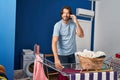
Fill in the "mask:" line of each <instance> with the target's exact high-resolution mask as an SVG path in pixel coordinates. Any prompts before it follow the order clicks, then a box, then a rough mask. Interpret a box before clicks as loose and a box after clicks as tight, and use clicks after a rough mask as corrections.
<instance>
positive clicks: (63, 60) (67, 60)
mask: <svg viewBox="0 0 120 80" xmlns="http://www.w3.org/2000/svg"><path fill="white" fill-rule="evenodd" d="M58 57H59V59H60V62H61V64H65V63H67V64H69V63H75V55H74V54H71V55H67V56H62V55H58Z"/></svg>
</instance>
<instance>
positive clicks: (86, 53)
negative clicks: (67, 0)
mask: <svg viewBox="0 0 120 80" xmlns="http://www.w3.org/2000/svg"><path fill="white" fill-rule="evenodd" d="M76 54H77V55H80V56H82V57H88V58H104V57H106V54H105V53H104V52H102V51H97V52H94V51H89V50H87V49H84V50H83V52H81V51H78V52H76Z"/></svg>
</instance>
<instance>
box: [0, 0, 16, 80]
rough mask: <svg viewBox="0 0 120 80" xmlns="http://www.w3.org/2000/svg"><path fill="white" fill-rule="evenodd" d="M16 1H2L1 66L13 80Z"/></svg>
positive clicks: (0, 28)
mask: <svg viewBox="0 0 120 80" xmlns="http://www.w3.org/2000/svg"><path fill="white" fill-rule="evenodd" d="M15 14H16V0H0V64H2V65H3V66H4V67H5V68H6V73H7V76H8V79H9V80H13V73H14V72H13V70H14V43H15Z"/></svg>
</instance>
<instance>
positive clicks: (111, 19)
mask: <svg viewBox="0 0 120 80" xmlns="http://www.w3.org/2000/svg"><path fill="white" fill-rule="evenodd" d="M119 8H120V0H99V1H97V2H96V14H95V36H94V50H95V51H98V50H101V51H104V52H106V53H107V54H108V56H112V55H113V54H115V53H117V52H120V9H119Z"/></svg>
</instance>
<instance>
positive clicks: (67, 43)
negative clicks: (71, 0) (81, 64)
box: [52, 6, 84, 70]
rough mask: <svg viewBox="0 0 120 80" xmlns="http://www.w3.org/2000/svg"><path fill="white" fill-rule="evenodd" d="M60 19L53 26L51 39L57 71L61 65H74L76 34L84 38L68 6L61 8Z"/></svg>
mask: <svg viewBox="0 0 120 80" xmlns="http://www.w3.org/2000/svg"><path fill="white" fill-rule="evenodd" d="M61 18H62V19H61V20H60V21H59V22H57V23H56V24H55V26H54V31H53V38H52V50H53V54H54V60H55V66H56V68H57V69H59V70H61V69H62V68H63V67H62V64H61V63H75V55H74V53H75V52H76V34H77V35H78V36H79V37H84V32H83V30H82V28H81V26H80V25H79V22H78V21H77V18H76V16H75V15H72V10H71V8H70V7H69V6H65V7H63V8H62V10H61ZM71 18H72V19H71Z"/></svg>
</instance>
